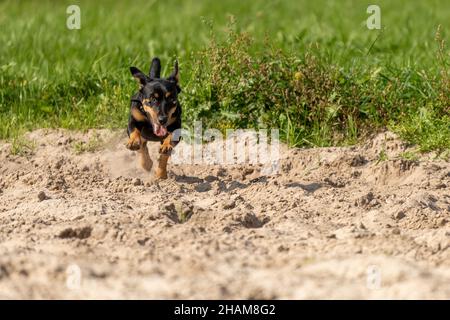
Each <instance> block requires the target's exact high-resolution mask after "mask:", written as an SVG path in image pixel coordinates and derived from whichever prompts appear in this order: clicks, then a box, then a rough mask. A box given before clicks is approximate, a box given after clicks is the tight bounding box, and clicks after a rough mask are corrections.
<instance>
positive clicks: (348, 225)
mask: <svg viewBox="0 0 450 320" xmlns="http://www.w3.org/2000/svg"><path fill="white" fill-rule="evenodd" d="M93 137H94V138H95V139H96V141H97V144H98V145H99V147H98V148H91V149H93V150H91V149H89V148H87V149H88V150H84V151H83V150H81V152H80V148H78V149H77V148H76V147H74V146H76V145H78V146H80V145H86V146H89V144H90V141H92V139H93ZM27 138H28V139H29V140H33V141H35V143H36V148H35V150H34V151H33V152H28V153H24V154H23V155H21V156H18V155H11V152H10V145H9V144H8V143H0V163H1V165H0V230H1V232H0V298H187V299H190V298H243V299H247V298H442V299H449V298H450V286H448V283H449V282H450V222H449V221H450V192H449V190H450V164H449V163H447V162H444V161H441V160H429V159H426V158H425V157H424V158H423V159H419V160H414V161H412V160H405V159H403V158H402V157H401V154H402V152H404V151H406V150H408V146H407V145H405V144H404V143H402V142H401V141H400V140H399V139H398V138H397V137H395V135H393V134H392V133H389V132H387V133H382V134H379V135H377V136H375V137H374V138H373V139H371V140H370V141H368V142H367V143H365V144H363V145H360V146H355V147H349V148H318V149H287V148H286V147H284V146H283V148H282V152H281V163H280V167H279V169H280V170H279V172H278V173H277V174H268V173H267V172H266V171H265V168H264V166H262V165H248V164H241V165H229V166H225V165H204V164H198V165H181V164H173V163H172V164H170V165H169V179H168V180H165V181H155V180H154V179H153V178H152V175H149V174H147V173H145V172H144V171H143V170H141V169H140V168H139V167H138V164H137V160H136V154H135V153H133V152H130V151H128V150H126V149H125V147H124V142H125V135H124V133H122V132H111V131H107V130H96V131H94V130H93V131H90V132H88V133H84V134H83V133H74V132H67V131H63V130H37V131H34V132H31V133H29V134H28V135H27ZM98 141H100V142H101V143H98ZM156 148H157V146H156V145H155V146H153V147H152V149H151V150H152V151H153V152H155V149H156ZM177 148H179V149H180V151H181V150H183V148H187V145H186V144H184V143H183V142H182V143H180V145H179V146H178V147H177ZM81 149H83V148H81ZM95 149H98V150H95ZM77 151H78V152H77ZM154 154H156V153H154Z"/></svg>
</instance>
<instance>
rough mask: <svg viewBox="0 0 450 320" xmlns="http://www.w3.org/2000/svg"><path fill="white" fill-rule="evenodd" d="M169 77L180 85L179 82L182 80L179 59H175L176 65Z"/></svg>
mask: <svg viewBox="0 0 450 320" xmlns="http://www.w3.org/2000/svg"><path fill="white" fill-rule="evenodd" d="M167 79H168V80H170V81H174V82H175V83H176V84H177V86H178V82H179V81H180V73H179V71H178V60H175V66H174V67H173V71H172V73H171V74H170V76H169V77H168V78H167Z"/></svg>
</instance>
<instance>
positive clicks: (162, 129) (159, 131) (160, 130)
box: [153, 126, 167, 137]
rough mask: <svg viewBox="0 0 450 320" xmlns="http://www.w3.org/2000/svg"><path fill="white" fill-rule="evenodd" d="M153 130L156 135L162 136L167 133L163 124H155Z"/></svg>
mask: <svg viewBox="0 0 450 320" xmlns="http://www.w3.org/2000/svg"><path fill="white" fill-rule="evenodd" d="M153 131H154V133H155V134H156V135H157V136H158V137H163V136H165V135H166V133H167V129H166V128H165V127H164V126H157V127H156V128H154V130H153Z"/></svg>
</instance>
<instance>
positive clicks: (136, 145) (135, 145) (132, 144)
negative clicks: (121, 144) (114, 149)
mask: <svg viewBox="0 0 450 320" xmlns="http://www.w3.org/2000/svg"><path fill="white" fill-rule="evenodd" d="M126 147H127V149H130V150H132V151H137V150H139V149H140V148H141V143H140V141H139V140H132V139H129V140H128V142H127V144H126Z"/></svg>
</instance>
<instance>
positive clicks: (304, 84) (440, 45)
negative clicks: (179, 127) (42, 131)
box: [0, 0, 450, 152]
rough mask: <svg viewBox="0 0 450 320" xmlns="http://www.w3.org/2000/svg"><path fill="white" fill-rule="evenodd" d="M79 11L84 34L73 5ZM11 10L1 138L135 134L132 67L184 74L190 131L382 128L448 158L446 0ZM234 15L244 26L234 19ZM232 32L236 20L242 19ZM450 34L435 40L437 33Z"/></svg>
mask: <svg viewBox="0 0 450 320" xmlns="http://www.w3.org/2000/svg"><path fill="white" fill-rule="evenodd" d="M71 4H78V5H79V6H80V8H81V19H82V20H81V27H82V28H81V30H68V29H67V28H66V17H67V14H66V7H67V6H68V5H71ZM369 4H372V2H366V1H350V0H343V1H333V2H332V1H325V0H320V1H319V0H317V1H307V0H295V1H294V0H283V1H281V0H279V1H262V0H258V1H241V0H239V1H238V0H227V1H197V0H187V1H174V0H173V1H171V0H166V1H156V0H155V1H148V0H145V1H144V0H141V1H130V2H127V1H58V2H55V1H26V0H24V1H20V2H19V1H2V2H0V27H1V30H2V32H1V33H0V43H1V46H0V57H1V60H0V70H1V72H0V138H14V137H18V136H19V135H20V134H22V133H23V132H24V131H26V130H31V129H34V128H39V127H64V128H71V129H87V128H94V127H96V128H104V127H108V128H125V127H126V122H127V114H128V105H129V96H130V94H132V93H133V92H134V91H135V90H136V84H135V82H134V80H133V79H132V78H131V75H130V74H129V71H128V68H129V66H131V65H136V66H138V67H140V68H142V69H145V70H147V69H148V64H149V61H150V59H151V58H152V57H153V56H155V55H157V56H159V57H160V58H161V59H162V62H163V65H164V68H165V70H164V71H165V73H167V72H169V68H170V67H171V65H172V62H173V60H174V59H175V57H177V58H178V59H179V61H180V67H181V84H182V87H183V96H182V100H183V107H184V117H185V119H184V120H185V121H184V122H185V125H186V126H188V125H189V123H190V122H192V121H193V120H194V119H202V120H203V121H204V122H205V124H206V125H209V126H213V127H217V128H220V129H225V128H229V127H272V128H275V127H276V128H280V129H281V136H282V138H283V139H284V140H285V141H287V142H289V143H290V144H291V145H295V146H302V145H305V146H329V145H342V144H352V143H355V142H357V141H358V140H359V139H360V138H361V137H365V136H366V134H368V133H370V132H372V131H373V130H379V129H380V128H382V127H388V128H389V129H391V130H393V131H395V132H397V133H399V134H400V135H401V136H402V137H403V138H405V139H407V140H408V141H410V142H412V143H415V144H417V145H418V146H419V150H420V151H430V150H437V151H438V152H447V151H448V150H449V149H450V98H449V97H450V80H449V71H448V70H449V61H450V57H449V50H448V46H446V45H445V42H448V35H449V34H450V3H449V2H448V1H447V0H431V1H419V0H417V1H412V0H409V1H408V0H403V1H400V0H396V1H390V0H383V1H377V4H378V5H379V6H380V7H381V10H382V11H381V17H382V25H383V31H382V32H381V31H378V30H368V29H367V28H366V27H365V21H366V19H367V17H368V14H367V13H366V8H367V6H368V5H369ZM230 17H232V18H230ZM230 21H231V22H230ZM439 25H440V26H441V27H440V32H439V34H438V37H437V39H436V33H437V31H438V26H439Z"/></svg>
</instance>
